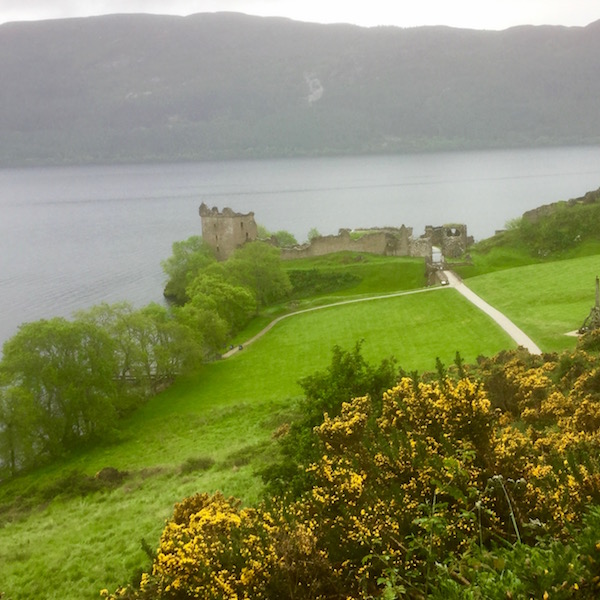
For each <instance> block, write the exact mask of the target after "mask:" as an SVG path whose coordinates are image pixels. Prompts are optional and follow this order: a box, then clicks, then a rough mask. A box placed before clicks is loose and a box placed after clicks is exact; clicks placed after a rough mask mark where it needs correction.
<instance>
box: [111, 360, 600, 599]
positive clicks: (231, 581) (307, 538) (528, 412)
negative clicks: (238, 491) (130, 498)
mask: <svg viewBox="0 0 600 600" xmlns="http://www.w3.org/2000/svg"><path fill="white" fill-rule="evenodd" d="M596 362H597V359H595V358H593V357H592V356H589V355H584V354H583V353H577V354H576V355H572V356H571V357H568V358H566V359H564V358H559V357H548V356H547V357H543V358H531V357H528V358H527V359H523V357H522V356H521V355H520V354H519V353H513V354H506V355H503V356H499V357H496V358H494V359H487V362H486V361H484V362H482V363H481V364H480V365H479V371H478V377H477V378H476V377H475V376H472V377H464V378H461V379H458V380H456V381H455V380H453V379H452V378H451V377H446V378H445V379H443V380H441V381H415V380H414V379H411V378H403V379H401V380H400V381H399V382H398V385H397V386H395V387H394V388H392V389H390V390H388V391H387V392H386V393H385V394H384V396H383V398H382V400H381V402H380V403H377V404H375V403H373V402H372V400H371V399H370V398H369V397H368V396H365V397H359V398H354V399H349V401H348V402H346V403H344V404H343V405H342V407H341V410H340V411H339V414H338V415H336V416H329V415H327V414H326V415H325V416H324V419H323V422H322V424H321V425H319V426H318V427H316V428H315V429H314V434H315V435H317V436H318V438H319V440H320V443H321V448H322V453H321V457H320V459H319V460H317V461H315V462H314V463H313V464H312V465H311V466H310V467H309V471H310V473H311V475H312V476H313V481H314V485H313V487H312V489H310V490H307V491H306V493H305V494H304V495H303V496H302V497H301V498H300V499H299V500H296V501H293V502H292V501H287V502H286V501H284V500H274V501H271V502H269V503H268V504H267V503H265V504H261V505H260V506H258V507H256V508H242V507H241V506H240V504H239V502H238V501H236V500H234V499H231V498H229V499H227V498H225V497H223V496H222V495H220V494H215V495H213V496H209V495H206V494H200V495H197V496H194V497H192V498H189V499H187V500H185V501H184V502H182V503H181V504H180V505H177V506H176V508H175V512H174V516H173V519H172V520H171V521H169V522H168V523H167V525H166V527H165V529H164V532H163V535H162V537H161V540H160V546H159V549H158V552H157V556H156V560H155V561H154V565H153V569H152V572H151V573H148V574H146V575H145V576H144V578H143V579H142V583H141V585H140V588H139V589H137V590H133V589H126V590H119V591H118V592H117V594H116V595H114V596H111V598H117V597H124V596H123V595H125V597H130V598H229V599H234V598H235V599H241V598H257V599H260V598H306V599H308V598H310V599H318V598H343V597H351V598H365V599H366V598H372V597H374V596H376V595H377V594H378V593H379V591H380V588H379V585H380V584H379V583H378V580H379V581H381V580H380V578H381V577H382V575H385V574H386V573H388V572H389V569H390V568H391V567H392V568H393V572H394V577H395V579H394V580H395V581H396V582H398V585H399V586H401V587H402V589H413V590H417V591H418V590H423V589H426V587H425V588H423V586H426V582H425V583H424V581H425V579H426V577H427V573H428V572H429V569H430V568H431V566H432V565H434V564H436V563H438V564H441V563H443V562H444V560H446V559H447V557H448V556H452V555H457V554H459V553H462V552H464V551H465V550H467V549H468V548H469V547H470V546H471V545H473V544H478V545H486V544H489V543H490V542H492V541H494V540H498V539H502V540H505V541H508V542H515V541H524V542H527V541H528V540H529V541H532V540H534V539H535V536H536V535H537V534H539V533H540V531H545V532H547V533H551V534H552V535H554V536H558V537H561V536H568V532H569V530H570V529H569V528H570V527H571V526H572V525H573V524H574V523H577V522H578V520H579V519H581V517H582V515H583V514H584V513H585V509H586V507H587V506H589V505H590V504H591V503H598V502H600V459H599V458H598V457H599V456H600V432H599V429H598V426H599V425H600V386H599V385H598V382H599V381H600V372H599V369H598V365H597V364H596ZM534 525H535V527H534ZM388 581H389V580H388ZM119 594H121V596H119ZM127 594H129V596H127Z"/></svg>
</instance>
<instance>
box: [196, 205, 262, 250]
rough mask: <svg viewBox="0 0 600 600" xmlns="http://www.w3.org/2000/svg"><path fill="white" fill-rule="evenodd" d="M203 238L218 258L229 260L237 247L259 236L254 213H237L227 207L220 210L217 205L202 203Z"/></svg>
mask: <svg viewBox="0 0 600 600" xmlns="http://www.w3.org/2000/svg"><path fill="white" fill-rule="evenodd" d="M200 217H201V219H202V239H203V240H204V241H205V242H206V243H207V244H208V245H209V246H211V247H212V249H213V250H214V251H215V254H216V256H217V259H218V260H227V259H228V258H229V257H230V256H231V255H232V254H233V252H234V250H235V249H236V248H240V247H241V246H243V245H244V244H245V243H246V242H253V241H254V240H256V239H257V237H258V230H257V227H256V222H255V221H254V213H253V212H250V213H247V214H241V213H236V212H234V211H233V210H231V208H228V207H225V208H224V209H223V212H219V210H218V209H217V208H216V207H213V208H208V206H206V204H204V202H203V203H202V204H201V205H200Z"/></svg>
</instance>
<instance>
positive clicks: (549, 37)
mask: <svg viewBox="0 0 600 600" xmlns="http://www.w3.org/2000/svg"><path fill="white" fill-rule="evenodd" d="M599 75H600V21H597V22H595V23H592V24H590V25H588V26H587V27H571V28H566V27H555V26H541V27H533V26H523V27H516V28H512V29H508V30H505V31H476V30H462V29H452V28H448V27H419V28H411V29H401V28H397V27H376V28H361V27H356V26H351V25H319V24H310V23H301V22H295V21H291V20H287V19H281V18H263V17H250V16H246V15H241V14H235V13H216V14H198V15H193V16H189V17H171V16H150V15H112V16H101V17H91V18H85V19H68V20H55V21H39V22H29V23H7V24H4V25H2V26H0V81H1V82H2V86H1V87H0V164H5V165H6V164H17V163H43V162H48V163H63V162H93V161H107V162H115V161H125V160H136V161H147V160H179V159H204V158H215V157H216V158H232V157H261V156H277V155H320V154H328V153H345V152H356V153H361V152H393V151H411V150H425V149H445V148H481V147H500V146H514V145H538V144H548V143H556V144H564V143H597V142H598V141H600V103H598V101H597V98H598V97H599V96H600V76H599Z"/></svg>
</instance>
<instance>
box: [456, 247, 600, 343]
mask: <svg viewBox="0 0 600 600" xmlns="http://www.w3.org/2000/svg"><path fill="white" fill-rule="evenodd" d="M598 274H600V254H596V255H592V256H588V257H583V258H577V259H571V260H562V261H556V262H551V263H544V264H536V265H528V266H525V267H520V268H513V269H506V270H503V271H499V272H495V273H490V274H487V275H481V276H479V277H472V278H470V279H469V280H468V281H467V283H468V285H469V287H470V288H471V289H473V291H475V292H476V293H477V294H479V295H480V296H482V297H483V298H485V299H486V300H487V301H488V302H489V303H490V304H492V305H493V306H495V307H496V308H497V309H498V310H500V311H502V312H503V313H505V314H506V315H507V316H508V317H509V318H510V319H511V320H512V321H514V322H515V323H516V324H517V325H518V326H519V327H520V328H521V329H523V330H524V331H526V332H527V333H528V334H529V335H530V337H532V338H533V339H534V340H535V341H536V343H537V344H538V345H539V346H540V347H541V348H542V349H543V350H546V351H551V350H555V351H559V350H564V349H568V348H572V347H573V346H574V340H573V338H571V337H568V336H567V335H566V334H567V333H568V332H572V331H573V330H576V329H578V328H579V327H581V325H582V323H583V320H584V319H585V318H586V317H587V316H588V314H589V312H590V309H591V307H592V306H593V305H594V303H595V278H596V275H598Z"/></svg>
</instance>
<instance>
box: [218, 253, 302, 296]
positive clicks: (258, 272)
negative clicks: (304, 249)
mask: <svg viewBox="0 0 600 600" xmlns="http://www.w3.org/2000/svg"><path fill="white" fill-rule="evenodd" d="M223 273H224V274H225V278H226V279H227V280H228V281H230V282H231V283H233V284H235V285H239V286H243V287H245V288H247V289H249V290H251V291H252V293H253V294H254V297H255V298H256V301H257V303H258V305H259V306H267V305H269V304H272V303H274V302H277V301H278V300H281V299H283V298H285V297H286V296H288V295H289V293H290V291H291V285H290V281H289V278H288V276H287V273H286V272H285V270H284V269H283V266H282V264H281V259H280V258H279V250H278V249H277V248H274V247H273V246H271V245H270V244H266V243H264V242H252V243H250V244H245V245H244V246H242V247H241V248H238V249H237V250H236V251H235V252H234V254H233V256H232V257H231V258H230V259H229V260H228V261H227V262H226V263H224V264H223Z"/></svg>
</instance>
